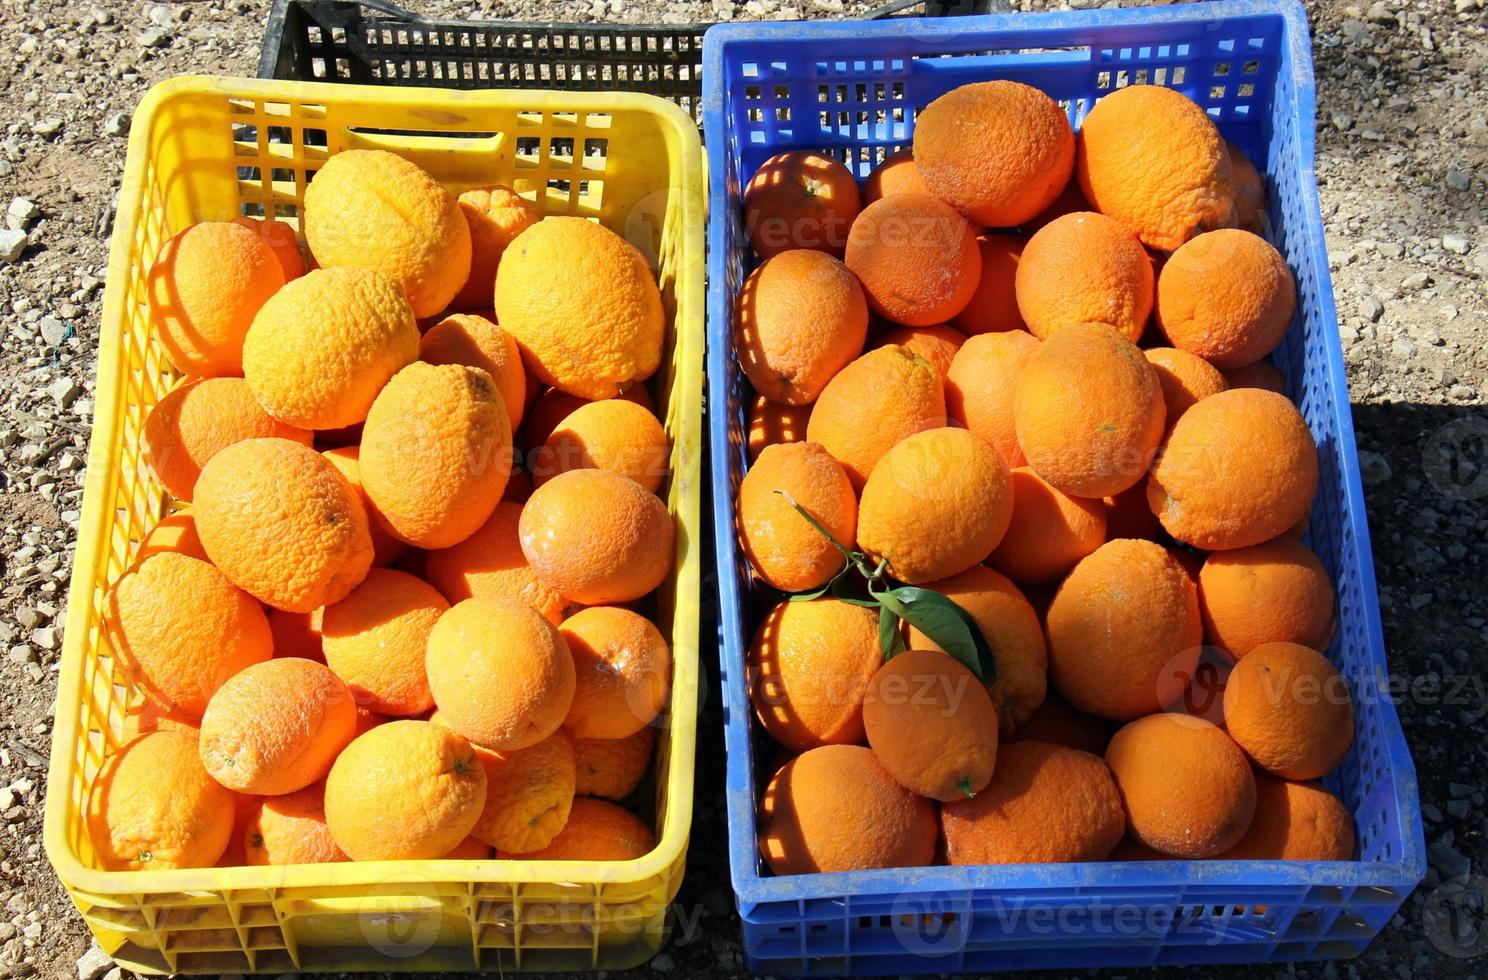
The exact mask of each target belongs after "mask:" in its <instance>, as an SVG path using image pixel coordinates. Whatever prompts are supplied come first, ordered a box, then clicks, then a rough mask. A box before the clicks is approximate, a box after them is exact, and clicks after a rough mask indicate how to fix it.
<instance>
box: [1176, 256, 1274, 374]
mask: <svg viewBox="0 0 1488 980" xmlns="http://www.w3.org/2000/svg"><path fill="white" fill-rule="evenodd" d="M1296 311H1297V283H1296V281H1295V280H1294V279H1293V278H1292V270H1291V269H1289V268H1287V264H1286V259H1284V258H1282V257H1281V253H1280V252H1278V251H1277V250H1276V248H1275V247H1274V246H1272V245H1271V243H1270V242H1268V241H1266V240H1265V239H1264V238H1261V237H1260V236H1258V235H1254V234H1252V233H1251V232H1248V231H1240V230H1238V229H1233V228H1223V229H1220V230H1219V231H1211V232H1209V233H1208V234H1204V235H1200V236H1198V237H1197V238H1195V239H1193V240H1192V241H1190V242H1188V243H1187V244H1185V245H1184V246H1183V247H1181V248H1179V249H1178V251H1176V252H1174V253H1173V254H1172V255H1171V256H1169V257H1168V261H1167V262H1166V263H1164V265H1163V268H1162V275H1161V276H1159V277H1158V280H1157V323H1158V326H1160V327H1162V331H1163V333H1164V334H1166V335H1167V338H1168V340H1170V341H1171V342H1172V344H1173V346H1174V347H1177V348H1180V349H1182V350H1186V351H1188V352H1189V353H1191V354H1197V355H1198V356H1200V357H1202V358H1203V359H1204V360H1206V361H1208V362H1209V363H1211V364H1213V365H1214V366H1215V367H1218V368H1240V367H1244V366H1245V365H1247V364H1254V363H1255V362H1256V361H1259V360H1260V359H1261V358H1263V357H1265V356H1266V355H1267V354H1269V353H1271V351H1272V350H1273V349H1275V347H1276V345H1277V344H1279V343H1281V338H1282V337H1284V336H1286V332H1287V327H1289V326H1291V323H1292V315H1293V314H1294V313H1296Z"/></svg>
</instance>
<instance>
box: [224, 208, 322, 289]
mask: <svg viewBox="0 0 1488 980" xmlns="http://www.w3.org/2000/svg"><path fill="white" fill-rule="evenodd" d="M232 223H233V224H235V225H242V226H243V227H244V228H247V229H248V230H249V231H251V232H253V233H254V234H255V235H257V236H258V237H259V238H261V239H263V243H264V244H265V245H267V246H269V251H271V252H273V253H274V258H276V259H278V260H279V268H280V269H281V270H283V272H284V281H285V282H289V281H290V280H291V279H298V278H299V277H300V276H303V275H304V274H305V257H304V256H303V255H301V254H300V243H299V241H298V240H297V239H296V238H295V230H294V226H293V225H291V224H289V223H288V222H285V221H279V220H276V219H274V218H255V217H252V216H250V215H246V214H244V215H239V216H238V217H236V218H234V219H233V220H232Z"/></svg>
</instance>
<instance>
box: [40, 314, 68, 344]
mask: <svg viewBox="0 0 1488 980" xmlns="http://www.w3.org/2000/svg"><path fill="white" fill-rule="evenodd" d="M36 327H37V329H38V330H40V331H41V339H42V341H43V342H44V343H45V344H46V345H47V346H48V347H60V346H61V345H62V341H64V340H66V339H67V324H65V323H63V322H62V321H61V320H59V319H57V318H56V317H54V316H44V317H42V318H41V322H40V323H38V324H37V325H36Z"/></svg>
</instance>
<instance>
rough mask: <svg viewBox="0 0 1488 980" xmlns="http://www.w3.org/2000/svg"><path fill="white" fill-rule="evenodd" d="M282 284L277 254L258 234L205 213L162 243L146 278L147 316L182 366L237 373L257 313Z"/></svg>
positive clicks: (204, 373) (196, 371) (198, 371)
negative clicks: (198, 221)
mask: <svg viewBox="0 0 1488 980" xmlns="http://www.w3.org/2000/svg"><path fill="white" fill-rule="evenodd" d="M283 285H284V270H283V268H282V267H281V266H280V265H279V260H278V259H277V258H275V257H274V253H273V251H272V250H271V249H270V248H269V247H268V246H267V245H265V244H264V243H263V241H262V240H261V239H260V238H259V237H258V235H257V234H255V233H254V232H252V231H249V230H248V229H247V228H244V227H242V226H241V225H237V224H234V223H232V222H228V221H204V222H202V223H201V224H198V225H192V226H191V227H190V228H187V229H186V230H185V231H183V232H180V233H179V234H177V235H176V236H175V237H173V238H171V239H169V240H167V241H166V243H165V244H164V245H162V246H160V253H159V254H158V255H156V256H155V261H154V263H153V264H151V266H150V273H149V276H148V278H147V279H146V282H145V290H146V294H147V295H148V297H149V302H150V323H151V325H152V326H153V327H154V329H155V335H156V336H157V337H159V338H160V343H161V345H162V346H164V347H165V353H166V356H167V357H169V358H170V362H171V363H172V364H174V365H175V367H176V370H177V371H180V372H181V373H182V374H191V375H196V376H198V377H217V376H220V375H224V374H240V373H241V372H242V370H243V338H244V337H245V336H247V334H248V328H249V327H250V326H251V325H252V323H253V318H254V315H255V314H256V313H258V310H259V308H260V307H261V306H263V305H264V303H265V302H267V301H268V299H269V297H270V296H273V295H274V293H275V292H277V291H278V290H279V288H280V287H281V286H283Z"/></svg>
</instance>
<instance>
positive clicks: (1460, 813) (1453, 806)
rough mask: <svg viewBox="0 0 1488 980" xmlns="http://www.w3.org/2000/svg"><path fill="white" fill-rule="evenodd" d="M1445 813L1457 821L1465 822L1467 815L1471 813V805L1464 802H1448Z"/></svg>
mask: <svg viewBox="0 0 1488 980" xmlns="http://www.w3.org/2000/svg"><path fill="white" fill-rule="evenodd" d="M1447 812H1448V813H1450V814H1451V815H1452V816H1453V817H1455V818H1456V819H1458V820H1466V819H1467V816H1468V814H1470V813H1472V804H1471V803H1469V802H1467V801H1466V800H1450V801H1448V802H1447Z"/></svg>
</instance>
